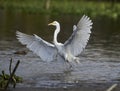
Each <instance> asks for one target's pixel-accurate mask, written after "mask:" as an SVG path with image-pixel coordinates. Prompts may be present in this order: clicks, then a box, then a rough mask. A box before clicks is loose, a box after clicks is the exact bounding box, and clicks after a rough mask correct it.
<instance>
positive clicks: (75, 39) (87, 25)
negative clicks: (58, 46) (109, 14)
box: [64, 15, 93, 56]
mask: <svg viewBox="0 0 120 91" xmlns="http://www.w3.org/2000/svg"><path fill="white" fill-rule="evenodd" d="M92 24H93V23H92V21H91V20H90V18H89V17H87V16H85V15H84V16H83V17H82V18H81V19H80V21H79V22H78V24H77V26H75V28H73V30H74V29H75V30H74V31H73V33H72V35H71V37H70V38H69V39H68V40H67V41H66V42H65V43H64V47H65V49H66V51H69V52H70V53H71V54H72V55H74V56H78V55H79V54H80V53H81V52H82V50H83V49H84V48H85V46H86V45H87V42H88V40H89V37H90V33H91V31H90V29H91V28H92Z"/></svg>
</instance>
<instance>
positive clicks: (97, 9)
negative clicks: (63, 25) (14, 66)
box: [0, 0, 120, 18]
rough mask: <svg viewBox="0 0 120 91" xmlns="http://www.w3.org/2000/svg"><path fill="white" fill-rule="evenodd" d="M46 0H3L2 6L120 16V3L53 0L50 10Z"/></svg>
mask: <svg viewBox="0 0 120 91" xmlns="http://www.w3.org/2000/svg"><path fill="white" fill-rule="evenodd" d="M44 6H45V0H1V2H0V8H1V9H7V10H8V9H9V10H11V11H15V12H27V13H40V14H54V15H56V14H57V15H59V14H76V15H83V14H87V15H90V16H108V17H112V18H117V17H118V16H120V12H119V11H120V3H116V4H114V6H112V4H111V3H108V2H99V3H98V2H80V1H73V0H69V1H68V0H63V1H61V0H51V3H50V8H49V10H46V9H45V7H44Z"/></svg>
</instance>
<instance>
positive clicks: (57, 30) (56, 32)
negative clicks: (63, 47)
mask: <svg viewBox="0 0 120 91" xmlns="http://www.w3.org/2000/svg"><path fill="white" fill-rule="evenodd" d="M59 32H60V24H58V25H56V29H55V32H54V40H53V41H54V44H55V45H58V44H59V43H58V41H57V35H58V33H59Z"/></svg>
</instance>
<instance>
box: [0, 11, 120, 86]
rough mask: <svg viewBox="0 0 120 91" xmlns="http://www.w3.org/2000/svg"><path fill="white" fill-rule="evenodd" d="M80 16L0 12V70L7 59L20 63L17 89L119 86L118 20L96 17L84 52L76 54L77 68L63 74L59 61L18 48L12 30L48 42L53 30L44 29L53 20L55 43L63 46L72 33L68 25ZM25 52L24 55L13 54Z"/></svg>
mask: <svg viewBox="0 0 120 91" xmlns="http://www.w3.org/2000/svg"><path fill="white" fill-rule="evenodd" d="M81 17H82V16H73V15H58V16H52V15H51V16H50V15H40V14H26V13H24V12H23V13H14V12H11V11H3V10H1V11H0V71H1V70H5V71H6V72H8V67H9V60H10V58H13V59H14V62H13V66H14V64H15V63H16V62H17V60H21V63H20V66H19V68H18V70H17V75H20V76H22V77H23V78H24V81H23V83H21V84H19V85H18V87H65V88H66V87H75V86H79V84H80V83H82V84H83V83H116V82H117V83H119V80H120V26H119V25H120V18H119V19H117V20H114V19H108V18H107V17H96V18H92V20H93V23H94V24H93V29H92V34H91V37H90V40H89V42H88V45H87V47H86V49H85V50H84V51H83V52H82V54H81V55H80V62H81V64H80V65H77V66H76V67H75V68H74V70H73V71H71V72H68V71H66V68H67V66H66V65H65V64H64V63H63V62H58V61H54V62H50V63H46V62H43V61H42V60H41V59H40V58H39V57H38V56H36V55H35V54H33V53H32V52H31V51H29V50H28V49H27V48H26V47H25V46H23V45H21V44H20V43H19V42H18V41H17V39H16V36H15V32H16V30H19V31H21V32H24V33H27V34H37V35H39V36H40V37H42V38H43V39H45V40H46V41H48V42H51V43H52V41H53V33H54V29H55V28H54V27H49V26H47V24H48V23H50V22H52V21H53V20H57V21H59V22H60V24H61V32H60V34H59V36H58V41H59V42H62V43H64V42H65V40H67V39H68V38H69V36H70V35H71V33H72V26H73V25H74V24H76V23H77V22H78V20H79V19H80V18H81ZM16 51H26V52H27V54H26V55H19V54H14V53H15V52H16Z"/></svg>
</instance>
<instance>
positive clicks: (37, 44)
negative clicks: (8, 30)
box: [16, 31, 56, 61]
mask: <svg viewBox="0 0 120 91" xmlns="http://www.w3.org/2000/svg"><path fill="white" fill-rule="evenodd" d="M16 36H17V39H18V40H19V41H20V42H21V43H22V44H23V45H26V47H27V48H29V49H30V50H31V51H33V52H34V53H35V54H37V55H38V56H40V58H41V59H42V60H43V61H52V60H53V58H54V56H55V55H56V54H55V53H56V48H55V47H54V45H53V44H51V43H48V42H46V41H44V40H43V39H41V38H40V37H38V36H37V35H35V34H34V36H32V35H27V34H24V33H21V32H19V31H17V32H16Z"/></svg>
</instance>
